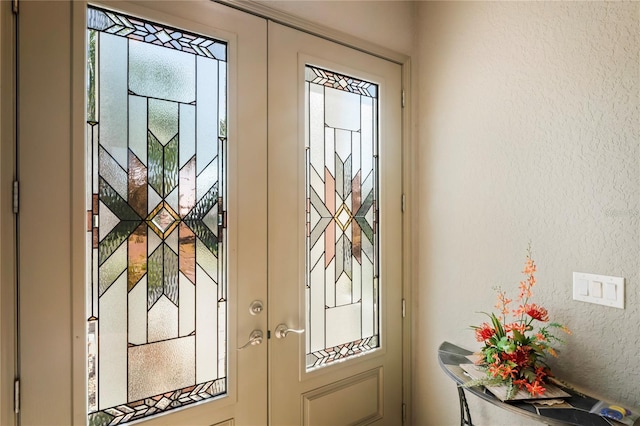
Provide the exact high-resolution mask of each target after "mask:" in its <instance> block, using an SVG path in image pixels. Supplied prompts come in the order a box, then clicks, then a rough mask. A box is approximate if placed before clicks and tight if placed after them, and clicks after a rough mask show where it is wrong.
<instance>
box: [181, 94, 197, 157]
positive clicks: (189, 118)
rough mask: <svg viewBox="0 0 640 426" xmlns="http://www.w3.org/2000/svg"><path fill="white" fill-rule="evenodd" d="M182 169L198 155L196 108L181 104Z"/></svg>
mask: <svg viewBox="0 0 640 426" xmlns="http://www.w3.org/2000/svg"><path fill="white" fill-rule="evenodd" d="M179 127H180V167H182V166H184V165H185V164H186V163H187V161H189V160H191V159H192V157H193V156H194V155H195V153H196V107H195V106H194V105H185V104H180V125H179Z"/></svg>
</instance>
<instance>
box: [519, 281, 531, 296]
mask: <svg viewBox="0 0 640 426" xmlns="http://www.w3.org/2000/svg"><path fill="white" fill-rule="evenodd" d="M531 296H532V293H531V286H529V284H528V283H527V282H526V281H520V295H519V296H518V301H520V300H522V299H525V298H526V299H528V298H530V297H531Z"/></svg>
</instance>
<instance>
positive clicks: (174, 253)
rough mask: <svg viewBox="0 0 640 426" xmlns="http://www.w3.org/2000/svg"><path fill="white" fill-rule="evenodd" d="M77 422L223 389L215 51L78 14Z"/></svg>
mask: <svg viewBox="0 0 640 426" xmlns="http://www.w3.org/2000/svg"><path fill="white" fill-rule="evenodd" d="M87 27H88V28H87V46H88V50H87V164H88V165H89V166H88V169H89V172H90V173H89V174H88V176H87V178H88V182H87V183H88V184H87V187H88V191H87V192H88V193H87V205H88V211H87V218H88V220H87V222H88V223H87V231H88V232H87V236H88V237H87V242H88V246H89V248H88V250H87V252H88V263H89V265H91V267H90V271H89V272H88V280H87V282H88V284H87V285H88V288H87V336H88V342H87V347H88V354H87V355H88V401H87V402H88V418H87V422H88V424H90V425H92V426H93V425H95V426H99V425H115V424H123V423H127V422H131V421H134V420H140V419H144V418H147V417H149V416H153V415H155V414H161V413H164V412H166V411H167V410H172V409H176V408H180V407H184V406H186V405H189V404H193V403H197V402H200V401H205V400H209V399H211V398H213V397H215V396H219V395H223V394H224V393H226V389H227V382H226V380H227V280H226V254H225V248H224V247H225V246H226V244H225V237H224V234H223V228H224V222H225V220H224V215H225V205H224V203H225V201H224V200H225V179H224V161H225V145H226V142H227V138H226V137H227V135H226V120H227V119H226V102H227V100H226V93H227V78H226V75H227V63H226V50H227V48H226V44H225V43H224V42H221V41H218V40H214V39H211V38H208V37H203V36H200V35H196V34H190V33H188V32H185V31H182V30H178V29H175V28H170V27H167V26H165V25H160V24H157V23H152V22H149V21H146V20H143V19H139V18H134V17H132V16H127V15H124V14H121V13H116V12H112V11H108V10H103V9H98V8H94V7H89V8H88V11H87Z"/></svg>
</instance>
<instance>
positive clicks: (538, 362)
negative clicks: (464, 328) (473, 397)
mask: <svg viewBox="0 0 640 426" xmlns="http://www.w3.org/2000/svg"><path fill="white" fill-rule="evenodd" d="M522 273H523V274H525V275H526V279H525V280H523V281H521V282H520V294H519V296H518V298H517V299H516V301H517V302H518V303H519V304H518V308H517V309H513V310H512V309H510V307H509V305H510V303H511V302H512V299H508V298H507V293H506V291H503V290H501V289H500V288H498V289H497V291H498V302H497V303H496V305H495V307H496V309H498V310H499V312H498V314H497V315H496V314H495V313H491V314H486V313H485V314H486V315H487V316H489V318H490V319H491V323H490V324H489V323H487V322H485V323H483V324H482V325H480V326H472V328H473V329H474V330H475V335H476V339H477V340H478V341H479V342H483V343H484V347H483V348H482V350H481V352H480V354H478V355H479V359H478V361H477V362H476V364H477V365H479V366H481V367H482V368H484V369H485V370H486V373H487V374H486V377H483V378H479V379H475V380H472V381H471V382H468V383H466V384H465V385H466V386H478V385H484V386H495V385H506V386H507V389H506V395H507V397H506V398H507V399H512V398H513V397H514V396H515V394H516V393H517V392H518V390H519V389H525V390H526V391H527V392H529V394H530V395H531V396H532V397H536V396H541V395H543V394H544V392H545V391H546V388H545V384H546V383H547V379H548V377H550V376H551V371H550V370H549V367H548V366H547V364H546V362H545V359H546V355H547V354H549V355H551V356H554V357H557V352H556V350H555V349H554V348H553V347H552V343H563V341H562V340H561V339H560V338H558V337H556V336H554V335H553V334H552V332H551V331H552V329H558V330H562V331H564V332H565V333H568V334H570V333H571V332H570V331H569V329H568V328H567V327H565V326H563V325H561V324H559V323H556V322H549V314H548V312H547V310H546V309H545V308H543V307H542V306H539V305H536V304H535V303H530V299H531V297H532V295H533V293H532V290H531V289H532V288H533V287H534V286H535V284H536V278H535V273H536V264H535V262H534V260H533V259H532V258H531V246H529V248H528V249H527V260H526V262H525V265H524V270H523V271H522ZM510 317H511V318H512V320H511V321H508V318H510ZM539 323H540V324H543V325H541V326H540V325H539ZM534 325H536V326H537V330H536V327H534Z"/></svg>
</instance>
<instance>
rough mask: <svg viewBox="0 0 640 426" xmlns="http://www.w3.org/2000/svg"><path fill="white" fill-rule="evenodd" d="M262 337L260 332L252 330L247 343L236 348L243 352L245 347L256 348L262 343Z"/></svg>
mask: <svg viewBox="0 0 640 426" xmlns="http://www.w3.org/2000/svg"><path fill="white" fill-rule="evenodd" d="M263 337H264V335H263V334H262V330H253V331H252V332H251V334H250V335H249V341H248V342H247V343H245V344H244V345H242V346H240V347H239V348H238V350H239V351H241V350H243V349H244V348H246V347H247V346H256V345H259V344H260V343H262V339H263Z"/></svg>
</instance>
